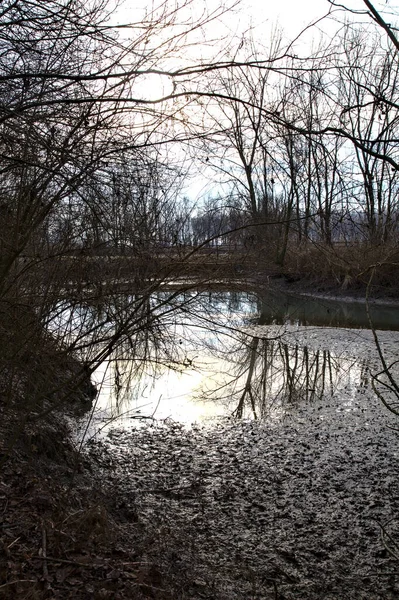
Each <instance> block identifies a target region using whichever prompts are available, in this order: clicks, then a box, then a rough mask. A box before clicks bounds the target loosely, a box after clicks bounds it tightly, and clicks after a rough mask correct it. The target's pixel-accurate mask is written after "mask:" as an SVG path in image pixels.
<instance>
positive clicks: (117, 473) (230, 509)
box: [88, 383, 399, 600]
mask: <svg viewBox="0 0 399 600" xmlns="http://www.w3.org/2000/svg"><path fill="white" fill-rule="evenodd" d="M397 423H398V422H397V419H396V418H395V417H394V415H392V414H391V413H389V412H388V411H387V410H386V409H385V408H384V407H383V406H382V405H381V403H380V402H379V401H378V399H377V398H375V396H374V395H373V394H372V393H371V392H370V390H369V389H368V388H367V387H364V386H359V385H358V383H355V384H354V386H353V387H352V388H351V387H350V386H348V388H347V389H346V390H344V391H343V392H342V393H340V394H337V395H333V396H330V397H324V398H321V399H318V400H315V401H314V402H312V403H310V404H307V405H304V404H302V405H301V404H299V405H296V406H295V407H291V410H290V411H287V414H286V416H285V418H283V419H282V420H281V421H279V422H276V423H274V424H270V423H269V424H267V423H265V422H259V421H236V420H232V419H224V420H220V421H218V422H213V423H212V424H207V425H203V426H193V427H192V428H184V427H182V426H181V425H178V424H176V423H173V422H166V423H165V422H164V423H162V424H156V423H153V424H151V425H146V426H143V427H141V428H137V429H132V430H131V431H126V430H114V431H111V432H109V434H108V436H107V437H106V438H104V439H103V440H101V441H97V442H92V443H91V444H90V446H89V449H88V452H90V454H91V457H92V460H93V461H94V464H95V465H96V470H97V471H96V475H97V477H98V480H99V482H101V485H102V486H103V487H104V488H105V489H109V490H110V493H112V498H113V501H114V502H115V506H116V507H117V509H118V510H119V514H120V515H121V518H122V517H123V519H124V520H125V527H127V528H131V531H132V540H133V539H135V540H136V541H135V542H132V543H135V544H137V548H138V549H139V548H140V553H141V560H142V561H144V562H146V563H147V564H149V565H151V568H152V569H153V572H154V573H156V577H155V579H154V580H153V581H152V585H153V586H154V592H153V593H154V596H153V597H172V598H176V599H193V600H194V599H201V598H203V599H209V600H210V599H213V600H242V599H251V600H257V599H258V600H261V599H262V600H263V599H264V600H269V599H278V600H284V599H285V600H294V599H298V598H301V599H309V600H310V599H312V600H316V599H318V600H319V599H321V598H322V599H324V600H333V599H334V600H337V599H339V600H345V599H348V600H363V599H364V600H378V599H393V598H398V597H399V572H398V559H399V550H398V545H399V477H398V475H399V443H398V442H399V433H398V431H396V430H395V429H394V428H395V427H396V425H397ZM395 555H396V556H395ZM156 590H158V592H157V591H156Z"/></svg>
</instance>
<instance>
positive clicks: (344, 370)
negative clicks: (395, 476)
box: [89, 291, 399, 435]
mask: <svg viewBox="0 0 399 600" xmlns="http://www.w3.org/2000/svg"><path fill="white" fill-rule="evenodd" d="M158 300H159V299H158ZM184 300H186V302H183V303H182V305H181V307H180V308H179V309H178V310H176V311H175V312H173V313H172V314H171V315H169V314H168V318H167V319H166V320H165V319H164V320H163V321H162V323H161V330H160V332H159V336H158V339H157V341H154V340H152V341H150V342H149V347H148V348H147V350H146V357H148V358H146V360H141V361H140V362H139V363H137V361H134V360H133V357H132V356H129V354H128V355H127V356H126V359H125V360H120V359H119V360H118V361H113V360H109V361H107V362H105V363H103V364H102V365H101V367H100V368H99V369H98V370H97V371H96V373H95V374H94V379H95V382H96V385H97V386H98V389H99V394H98V398H97V401H96V405H95V410H94V411H93V414H92V418H91V421H90V426H89V430H90V435H94V434H95V433H96V432H98V431H100V432H102V433H106V432H107V431H109V429H110V428H115V427H117V428H120V427H122V428H125V429H126V428H131V427H137V426H138V425H143V424H144V423H148V422H153V421H156V422H165V421H171V422H177V423H182V424H184V425H185V426H190V425H192V424H193V423H204V422H209V421H214V420H215V419H223V418H225V417H230V416H235V417H240V418H249V419H263V420H266V421H268V422H270V423H278V422H280V421H281V420H282V419H285V418H287V417H288V416H290V415H291V416H292V415H293V414H294V413H295V411H297V410H298V407H303V406H304V405H311V404H313V405H314V404H315V403H316V402H320V401H321V400H322V399H323V398H330V397H333V396H337V394H338V395H339V394H340V393H341V392H344V396H345V400H344V402H343V404H342V410H350V407H351V398H352V397H353V395H354V394H355V393H357V392H358V390H359V389H361V388H362V389H365V390H367V389H369V388H370V373H377V372H378V371H380V370H381V367H380V360H379V356H378V353H377V349H376V345H375V340H374V339H373V335H372V332H371V331H370V329H366V327H369V321H368V317H367V313H366V306H365V303H364V302H347V301H338V300H331V299H326V298H320V299H315V298H309V297H305V296H293V295H287V294H285V293H282V292H279V291H274V292H269V293H267V294H263V295H260V294H255V293H248V292H237V291H235V292H227V291H223V292H220V291H218V292H211V293H210V292H194V291H191V292H188V293H186V296H185V298H184ZM180 301H181V299H180ZM371 317H372V320H373V324H374V326H375V328H376V329H378V330H379V333H378V336H379V339H380V340H381V344H382V347H383V349H384V352H386V353H387V356H389V362H393V361H394V360H395V358H396V357H397V355H398V352H399V333H398V329H399V311H398V310H397V307H396V306H394V305H391V304H385V305H384V304H381V305H378V304H373V305H371ZM161 337H162V338H163V346H162V348H160V347H157V348H155V346H156V345H157V344H160V343H161V342H160V338H161Z"/></svg>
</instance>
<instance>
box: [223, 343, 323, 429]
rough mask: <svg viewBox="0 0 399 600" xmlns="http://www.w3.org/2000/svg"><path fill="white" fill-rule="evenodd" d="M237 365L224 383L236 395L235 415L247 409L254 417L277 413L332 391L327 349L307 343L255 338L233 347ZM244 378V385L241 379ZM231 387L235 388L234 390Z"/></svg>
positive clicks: (241, 413)
mask: <svg viewBox="0 0 399 600" xmlns="http://www.w3.org/2000/svg"><path fill="white" fill-rule="evenodd" d="M234 353H235V355H236V356H239V359H238V360H237V359H236V361H237V364H238V368H237V369H236V370H235V373H234V374H233V377H232V378H231V379H230V381H229V383H228V384H227V385H228V386H230V388H231V391H232V395H234V396H235V397H238V404H237V407H236V409H235V411H234V415H235V416H237V417H239V418H241V417H243V416H244V414H245V411H246V408H247V407H248V409H249V410H250V412H251V414H252V415H253V416H254V417H255V418H257V417H258V416H260V417H265V416H267V415H270V413H271V412H272V411H274V412H280V413H281V411H282V410H285V409H286V408H287V407H288V406H292V405H295V404H296V403H297V402H299V401H301V400H306V401H312V400H313V399H314V398H316V397H317V398H321V397H322V396H323V395H324V394H325V391H326V383H327V374H328V377H329V384H330V386H329V387H330V392H331V393H333V391H334V378H333V365H332V360H331V354H330V352H329V351H328V350H316V351H314V352H311V351H309V348H308V347H307V346H305V347H303V348H301V347H300V346H299V345H298V344H296V345H295V346H290V344H288V343H286V342H283V341H282V340H273V341H270V340H269V339H262V338H260V337H254V338H253V339H252V341H251V343H250V344H247V345H245V346H242V348H241V350H236V351H235V352H234ZM243 380H244V383H243V385H240V382H242V381H243ZM233 388H234V389H233Z"/></svg>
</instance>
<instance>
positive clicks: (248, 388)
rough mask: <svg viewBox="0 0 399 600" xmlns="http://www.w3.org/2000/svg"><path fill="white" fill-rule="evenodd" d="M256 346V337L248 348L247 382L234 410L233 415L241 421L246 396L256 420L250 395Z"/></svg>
mask: <svg viewBox="0 0 399 600" xmlns="http://www.w3.org/2000/svg"><path fill="white" fill-rule="evenodd" d="M258 345H259V338H258V337H254V338H253V339H252V342H251V344H250V346H249V356H250V360H249V369H248V375H247V380H246V382H245V387H244V391H243V393H242V395H241V398H240V400H239V402H238V406H237V408H236V410H235V415H236V416H237V417H238V418H239V419H241V418H242V415H243V412H244V406H245V399H246V397H247V396H249V398H250V401H251V408H252V412H253V416H254V418H255V419H256V418H257V417H256V409H255V399H254V396H253V393H252V378H253V376H254V371H255V364H256V358H257V349H258Z"/></svg>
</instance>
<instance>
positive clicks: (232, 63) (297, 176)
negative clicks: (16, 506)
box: [0, 0, 399, 446]
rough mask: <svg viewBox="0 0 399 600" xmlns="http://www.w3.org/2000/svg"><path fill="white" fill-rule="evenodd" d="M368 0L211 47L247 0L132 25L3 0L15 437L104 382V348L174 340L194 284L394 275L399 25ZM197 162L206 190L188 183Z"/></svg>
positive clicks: (0, 32)
mask: <svg viewBox="0 0 399 600" xmlns="http://www.w3.org/2000/svg"><path fill="white" fill-rule="evenodd" d="M364 5H365V6H364V11H360V12H359V14H357V13H356V11H351V10H350V7H348V8H346V9H345V8H342V7H341V6H339V7H338V6H335V3H334V2H326V12H327V13H328V14H327V15H326V20H329V21H333V22H334V23H335V26H336V28H337V30H336V33H335V34H334V35H333V36H332V37H328V36H327V35H326V36H320V33H319V29H318V28H316V27H315V28H314V29H315V39H317V41H316V42H314V44H313V47H312V50H311V51H310V50H309V46H301V44H300V42H301V36H300V37H299V38H298V39H297V40H295V41H293V42H292V43H290V44H284V42H283V38H281V37H279V35H278V34H277V33H275V34H274V36H272V38H271V41H270V43H269V46H268V47H265V46H264V45H262V44H261V43H260V42H259V41H258V39H257V38H256V36H255V33H253V32H251V31H250V30H248V31H247V32H246V33H245V34H242V37H240V38H239V39H237V38H236V37H231V38H230V39H227V38H226V39H225V40H224V46H225V48H226V50H225V53H224V54H223V55H221V54H220V52H219V53H218V52H216V51H215V52H214V55H213V54H212V50H211V49H210V47H207V50H206V52H205V51H204V53H203V56H202V58H200V57H199V56H198V53H197V52H196V51H195V50H193V48H195V47H196V45H195V44H196V43H197V41H198V35H199V33H200V32H202V31H204V32H206V31H207V27H209V26H210V25H211V24H213V23H221V22H223V19H224V18H228V14H229V13H228V11H229V10H232V11H234V10H239V6H238V5H234V6H232V7H224V6H218V7H216V8H215V9H213V10H212V11H211V12H209V11H208V12H206V11H205V10H204V11H203V12H201V13H198V11H197V12H195V10H194V3H193V2H192V1H191V0H184V1H183V2H176V3H170V2H168V1H166V2H163V3H161V4H160V5H159V6H158V7H157V8H151V9H150V8H148V9H147V11H146V12H143V13H142V15H141V18H140V19H139V20H138V21H137V22H136V23H124V24H123V25H122V24H121V23H120V22H119V21H118V19H117V14H118V13H117V10H118V8H117V7H116V9H115V10H116V13H114V12H113V9H112V7H110V3H108V2H106V1H105V0H93V1H91V2H81V1H80V0H49V2H46V3H42V2H39V1H36V0H34V1H29V2H27V1H26V0H7V1H5V2H3V3H2V6H1V11H0V188H1V202H0V219H1V225H2V226H1V229H0V342H1V347H2V348H3V349H4V351H3V354H2V358H1V373H2V375H1V377H0V383H1V388H2V389H1V394H2V407H3V409H4V408H5V407H6V408H7V409H8V408H11V409H12V410H11V411H9V413H8V414H10V415H13V414H14V411H15V410H16V413H15V414H14V417H13V418H15V420H16V422H17V426H16V427H10V431H13V432H14V433H13V435H12V436H11V440H10V441H9V444H11V446H12V445H13V444H14V442H15V440H16V439H17V438H18V437H19V435H20V434H21V433H22V432H23V431H24V430H25V429H26V427H27V426H28V425H29V423H31V422H32V421H33V422H37V421H40V420H41V419H43V418H47V416H48V415H51V414H52V412H53V409H54V408H57V407H61V406H66V405H69V404H70V402H71V400H72V399H73V398H76V397H81V396H82V389H83V395H85V396H87V395H88V396H90V395H93V394H94V390H92V389H91V386H90V374H91V373H92V372H93V371H94V370H95V369H96V367H97V366H98V365H99V364H101V363H102V362H103V361H106V360H116V359H117V358H118V357H120V356H124V355H126V353H127V354H128V355H129V356H130V357H134V359H135V363H136V364H137V369H138V370H140V368H142V366H143V365H144V364H146V363H147V361H148V359H149V358H150V357H154V354H155V355H156V358H157V361H166V362H167V363H168V364H170V361H171V360H172V361H176V362H178V360H179V355H178V344H177V343H176V340H173V339H170V338H167V337H165V334H164V327H163V323H164V321H165V319H169V318H170V315H172V314H173V312H174V310H176V308H180V307H181V305H182V303H183V305H184V306H185V305H186V304H187V306H185V308H186V310H188V311H189V310H190V306H189V304H190V303H189V300H188V299H187V297H186V296H182V295H181V291H182V290H184V289H190V288H192V287H195V286H199V285H207V284H209V283H211V282H212V281H213V280H214V279H215V278H219V279H220V278H221V277H222V278H225V279H227V280H228V281H232V279H234V280H239V281H247V282H250V281H254V280H255V281H258V282H259V281H261V282H263V283H266V284H267V281H268V278H269V277H270V276H279V275H282V276H285V277H287V278H288V279H289V280H295V279H300V280H304V281H317V282H319V283H320V286H321V287H323V286H325V287H326V286H327V287H332V288H334V287H335V288H340V289H347V288H351V287H352V288H354V289H356V287H357V286H360V287H361V288H362V289H365V286H366V285H367V282H368V280H369V277H370V273H371V271H373V272H374V271H375V276H374V280H373V281H374V283H376V284H378V285H379V286H380V288H382V289H384V290H386V293H387V294H395V293H396V291H397V290H396V275H397V253H398V244H397V238H398V216H399V210H398V198H399V196H398V164H399V163H398V156H397V154H398V150H397V139H398V125H399V111H398V108H399V104H398V93H399V92H398V86H397V77H398V60H397V52H398V41H397V38H396V33H395V31H396V30H395V29H394V28H393V26H391V25H390V24H388V23H387V21H386V20H384V14H385V13H380V12H377V10H376V9H375V8H374V7H373V6H372V5H371V4H370V3H369V2H367V1H366V0H365V2H364ZM386 10H387V11H388V10H389V6H387V7H386ZM196 36H197V37H196ZM304 48H306V51H305V50H304ZM303 52H306V53H305V54H303ZM154 77H155V78H158V79H156V81H157V82H158V85H159V90H158V92H157V94H154V92H151V93H150V92H148V96H146V93H145V92H146V86H147V85H148V86H149V83H150V82H151V81H152V86H153V85H154V79H151V78H154ZM151 94H152V95H151ZM198 178H200V180H202V181H204V182H208V187H207V189H208V192H207V193H206V194H204V195H203V196H202V197H199V198H196V199H193V198H190V197H189V196H187V194H188V192H187V190H189V189H190V185H191V183H192V182H193V181H194V180H197V181H198ZM190 182H191V183H190ZM209 182H210V184H209ZM204 185H205V184H204ZM376 266H377V268H375V267H376ZM221 274H222V275H221ZM176 281H177V282H178V285H177V286H176V285H175V286H174V287H173V288H172V289H171V287H170V286H171V283H173V282H176ZM122 292H124V293H122ZM126 292H127V293H126ZM18 407H19V408H22V418H21V415H20V411H19V410H17V408H18ZM10 418H11V417H10ZM28 429H29V427H28Z"/></svg>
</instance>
